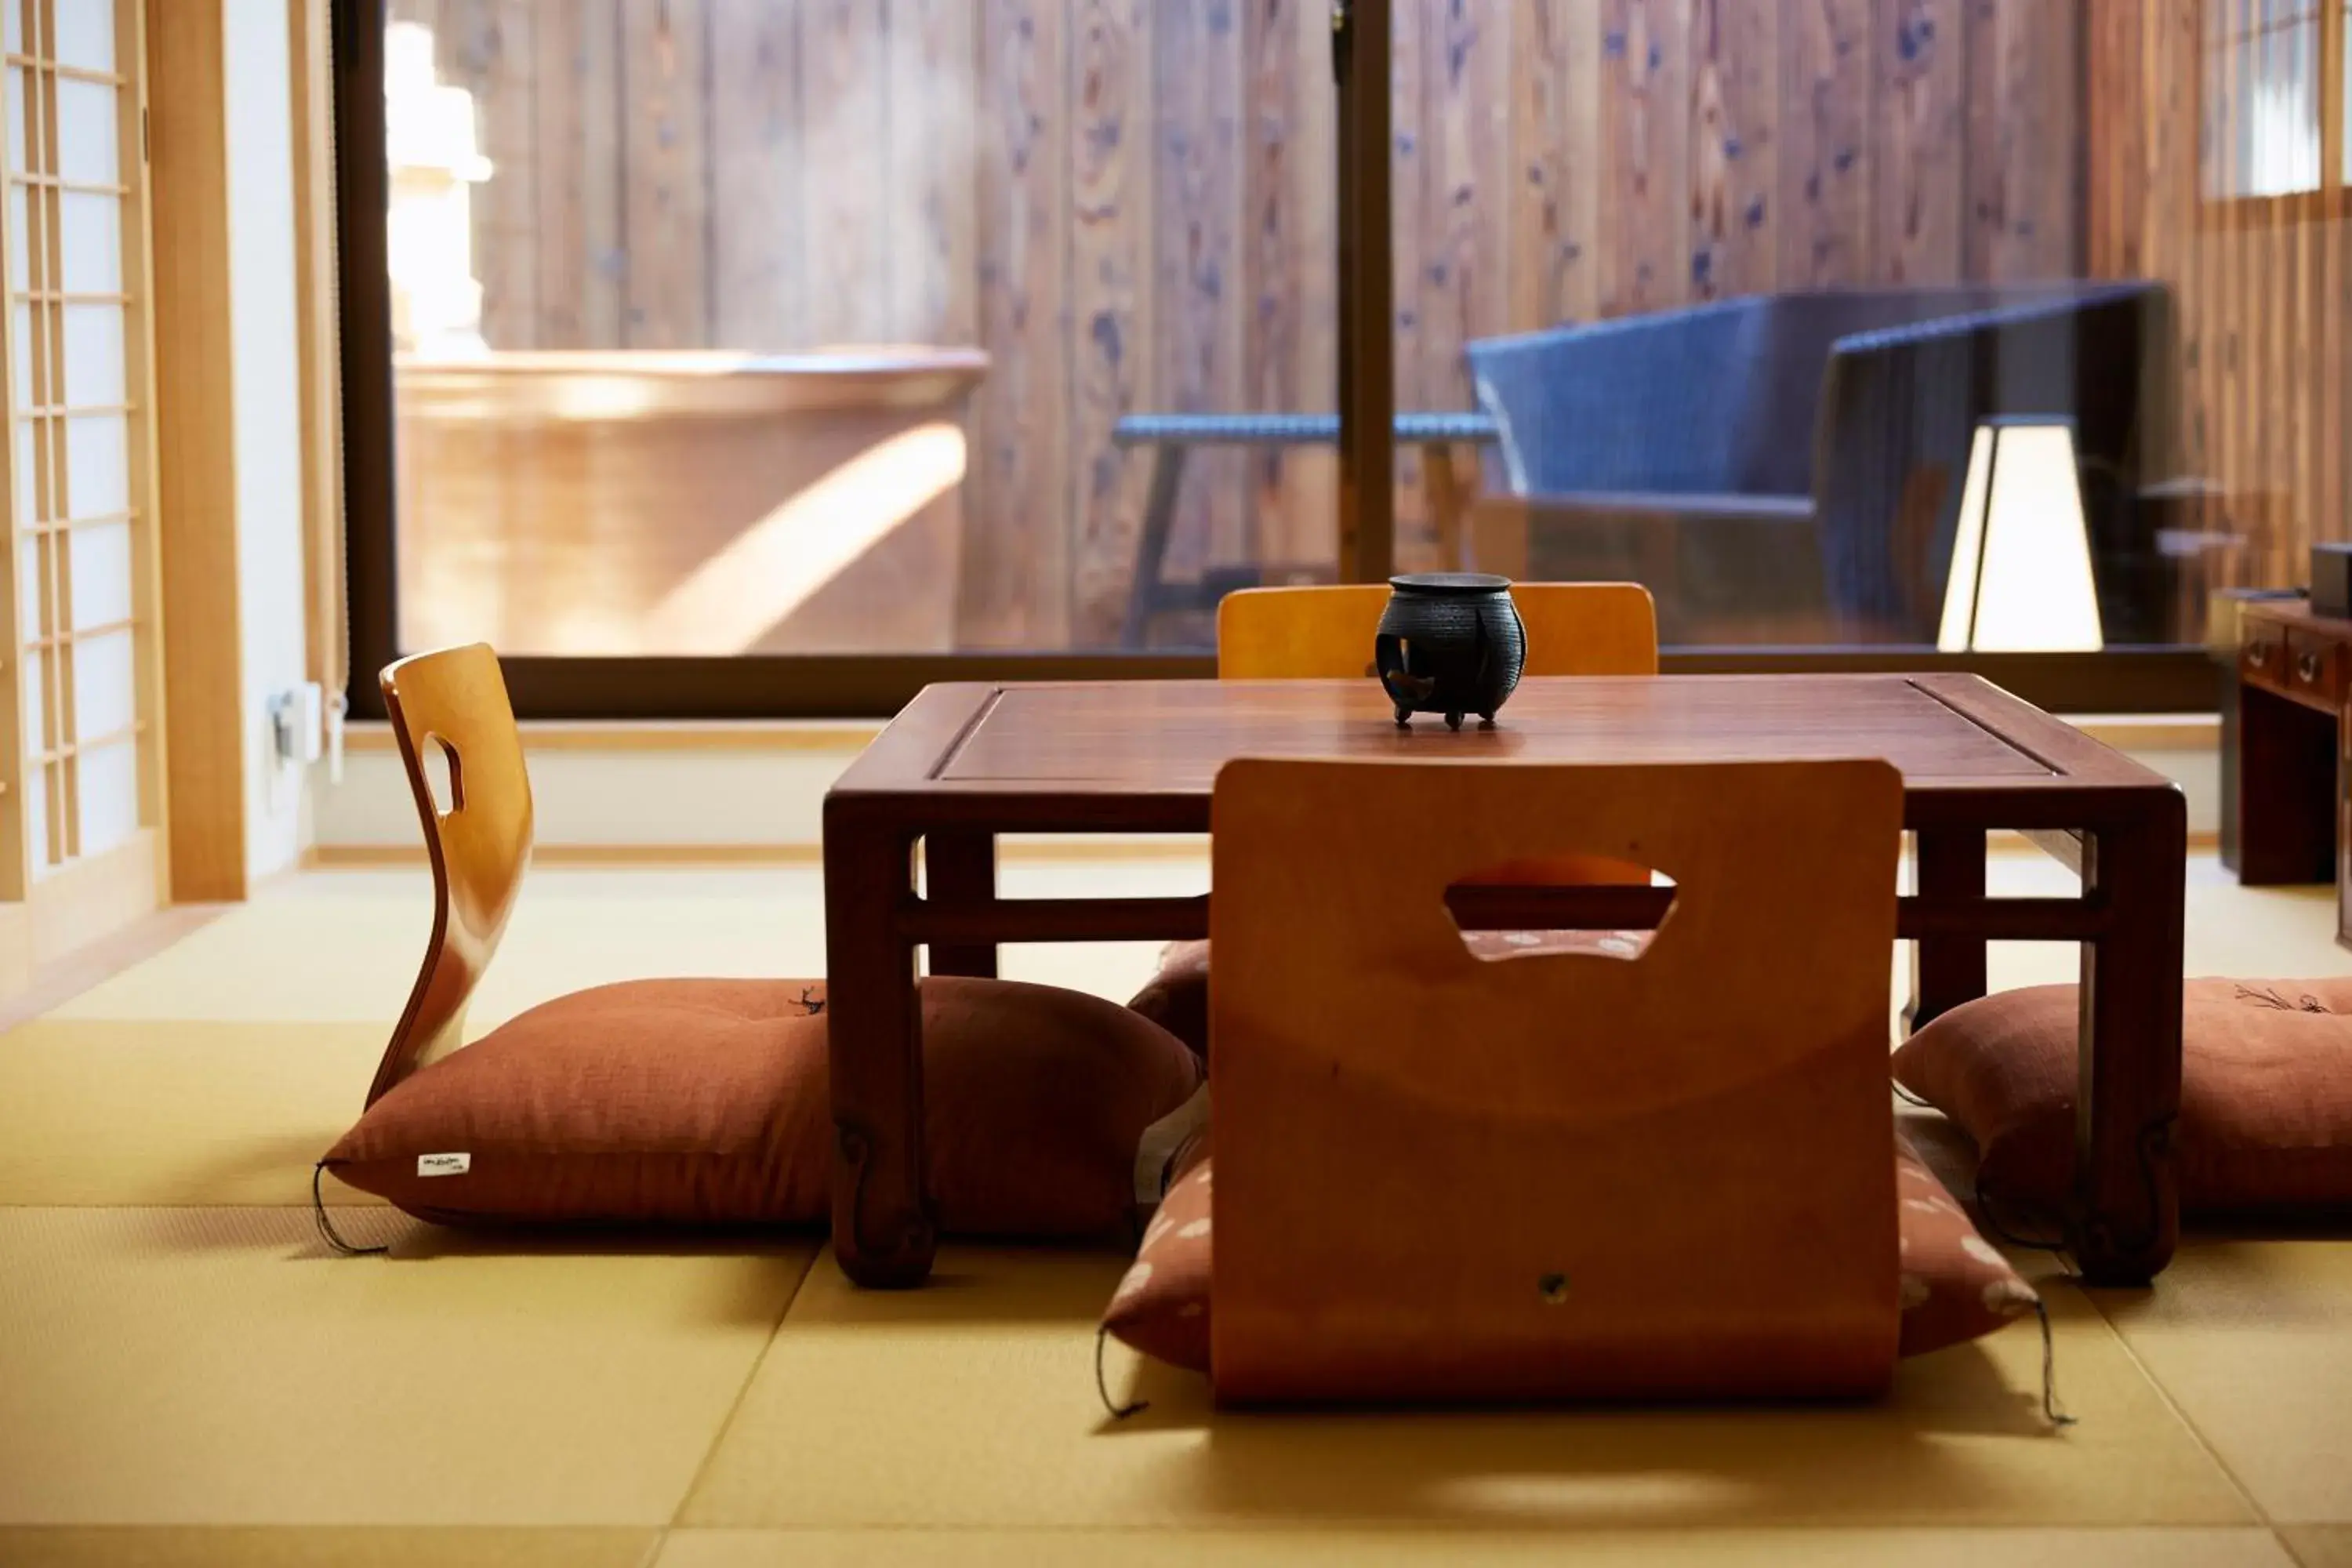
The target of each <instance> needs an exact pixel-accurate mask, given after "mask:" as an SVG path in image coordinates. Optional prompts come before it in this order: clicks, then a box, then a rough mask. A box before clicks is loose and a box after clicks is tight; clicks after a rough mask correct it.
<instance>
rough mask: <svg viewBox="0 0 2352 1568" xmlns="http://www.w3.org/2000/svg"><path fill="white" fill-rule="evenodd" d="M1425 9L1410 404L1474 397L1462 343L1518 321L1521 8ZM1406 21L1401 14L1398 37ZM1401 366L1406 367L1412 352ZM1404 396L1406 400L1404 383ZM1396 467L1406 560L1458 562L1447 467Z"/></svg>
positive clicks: (1472, 1) (1408, 564) (1443, 404)
mask: <svg viewBox="0 0 2352 1568" xmlns="http://www.w3.org/2000/svg"><path fill="white" fill-rule="evenodd" d="M1415 9H1417V12H1418V17H1419V34H1420V36H1419V39H1418V49H1419V56H1420V68H1419V71H1418V73H1417V77H1416V82H1417V86H1418V88H1419V90H1420V95H1421V104H1420V114H1419V129H1418V132H1417V134H1418V139H1419V143H1420V145H1419V154H1418V157H1417V158H1416V160H1415V162H1416V164H1417V167H1416V169H1415V170H1414V175H1415V177H1416V178H1417V179H1418V180H1419V181H1420V192H1419V203H1418V210H1419V213H1420V234H1419V240H1418V245H1417V247H1416V249H1417V252H1418V254H1417V255H1416V256H1415V257H1414V258H1413V265H1412V269H1411V276H1412V283H1413V289H1412V293H1411V294H1410V295H1408V294H1406V293H1405V292H1403V288H1404V284H1403V280H1402V278H1401V279H1400V281H1399V289H1400V292H1399V295H1398V301H1399V305H1400V308H1401V310H1402V309H1407V308H1409V309H1410V310H1411V312H1412V318H1413V321H1414V330H1413V332H1412V353H1414V354H1415V355H1416V356H1417V357H1418V359H1419V361H1420V363H1419V366H1418V371H1417V374H1412V376H1411V378H1410V380H1411V384H1412V385H1413V386H1414V387H1415V388H1416V391H1417V395H1416V397H1415V398H1414V399H1413V400H1412V403H1411V406H1414V407H1423V408H1462V407H1466V406H1468V405H1470V403H1471V400H1472V393H1471V389H1470V384H1469V375H1468V372H1467V366H1466V363H1465V360H1464V358H1463V349H1464V347H1465V345H1466V344H1468V343H1469V342H1470V341H1471V340H1472V339H1474V338H1481V337H1490V336H1493V335H1495V334H1496V333H1498V332H1501V331H1505V330H1507V327H1508V325H1509V316H1508V310H1509V289H1510V283H1509V270H1510V263H1511V259H1512V257H1511V246H1510V238H1509V233H1510V216H1511V209H1510V201H1509V195H1508V193H1509V190H1510V186H1511V180H1510V173H1509V170H1510V163H1511V140H1510V135H1511V121H1510V73H1511V56H1510V47H1511V46H1510V21H1511V12H1510V9H1509V8H1508V7H1507V6H1505V5H1481V4H1477V3H1476V0H1443V3H1442V4H1434V3H1433V4H1428V5H1421V6H1419V7H1417V8H1415ZM1405 21H1406V18H1404V17H1400V20H1399V29H1398V30H1399V36H1400V37H1402V35H1403V34H1404V32H1405V31H1406V27H1405ZM1399 228H1400V230H1402V220H1401V221H1400V223H1399ZM1408 301H1410V304H1409V306H1408V303H1407V302H1408ZM1399 374H1400V376H1401V377H1402V376H1403V375H1404V374H1405V373H1404V371H1403V369H1402V362H1400V370H1399ZM1403 384H1404V383H1403V382H1402V380H1401V382H1400V388H1402V385H1403ZM1398 400H1399V405H1400V406H1404V405H1406V399H1405V397H1404V395H1403V393H1402V390H1400V392H1399V395H1398ZM1398 471H1399V476H1400V482H1401V483H1404V482H1407V481H1408V480H1409V482H1410V484H1411V487H1412V489H1411V490H1410V491H1409V492H1401V493H1400V495H1399V498H1398V507H1397V535H1396V540H1397V542H1396V550H1397V565H1398V568H1399V569H1400V570H1416V569H1425V568H1439V569H1443V568H1444V567H1447V566H1452V565H1454V564H1456V563H1455V562H1452V561H1446V560H1444V559H1442V556H1443V550H1442V547H1441V543H1440V541H1441V537H1442V535H1443V533H1444V520H1443V519H1442V518H1440V517H1439V516H1438V515H1437V513H1438V506H1437V502H1436V497H1437V496H1439V495H1441V494H1443V493H1444V475H1443V473H1442V471H1440V470H1439V469H1438V468H1437V465H1435V464H1433V462H1432V460H1431V455H1430V454H1429V453H1428V452H1426V451H1417V452H1414V453H1412V456H1411V458H1410V459H1408V460H1404V461H1400V463H1399V465H1398Z"/></svg>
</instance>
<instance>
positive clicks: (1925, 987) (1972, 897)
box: [1903, 828, 1985, 1030]
mask: <svg viewBox="0 0 2352 1568" xmlns="http://www.w3.org/2000/svg"><path fill="white" fill-rule="evenodd" d="M1914 839H1915V845H1916V865H1917V868H1918V876H1919V901H1920V903H1921V904H1922V905H1934V904H1939V903H1947V902H1952V903H1958V902H1974V901H1976V900H1980V899H1982V898H1983V897H1984V896H1985V836H1984V835H1983V834H1982V833H1981V832H1975V831H1968V832H1963V831H1959V830H1957V829H1949V828H1939V829H1934V830H1927V831H1922V832H1920V833H1918V834H1916V835H1914ZM1983 994H1985V939H1984V938H1982V937H1980V936H1934V937H1922V938H1920V939H1919V940H1918V941H1917V942H1914V943H1912V944H1911V1004H1910V1005H1909V1006H1907V1007H1906V1008H1905V1009H1904V1010H1903V1022H1904V1024H1905V1026H1906V1027H1907V1028H1911V1029H1915V1030H1916V1029H1918V1028H1921V1027H1924V1026H1926V1025H1927V1024H1928V1023H1929V1022H1931V1021H1933V1020H1934V1019H1935V1018H1936V1017H1937V1016H1939V1015H1941V1014H1944V1013H1948V1012H1950V1011H1951V1010H1952V1009H1953V1008H1955V1007H1957V1006H1958V1005H1960V1004H1961V1003H1963V1002H1973V1001H1975V1000H1976V999H1977V998H1978V997H1979V996H1981V995H1983Z"/></svg>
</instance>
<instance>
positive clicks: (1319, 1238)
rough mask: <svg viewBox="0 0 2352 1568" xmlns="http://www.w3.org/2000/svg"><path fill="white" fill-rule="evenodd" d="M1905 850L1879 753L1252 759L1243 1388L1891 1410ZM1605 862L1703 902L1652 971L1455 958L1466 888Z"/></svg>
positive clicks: (1245, 872)
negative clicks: (1793, 1398)
mask: <svg viewBox="0 0 2352 1568" xmlns="http://www.w3.org/2000/svg"><path fill="white" fill-rule="evenodd" d="M1902 826H1903V784H1902V780H1901V777H1900V775H1899V774H1898V773H1896V772H1895V769H1894V768H1893V767H1892V766H1891V765H1889V764H1888V763H1885V762H1881V761H1854V762H1817V763H1816V762H1808V763H1722V764H1715V763H1702V764H1684V765H1678V766H1677V765H1644V766H1615V765H1608V764H1595V765H1568V766H1557V765H1535V764H1528V765H1514V764H1500V765H1486V766H1465V765H1461V764H1455V763H1349V762H1282V761H1274V760H1248V759H1244V760H1239V761H1235V762H1234V763H1228V764H1227V765H1226V767H1225V768H1224V769H1223V772H1222V773H1219V775H1218V778H1217V784H1216V793H1215V801H1214V807H1213V836H1212V855H1213V878H1214V885H1215V888H1216V897H1215V898H1214V900H1212V902H1211V905H1210V932H1211V939H1210V940H1211V944H1212V946H1213V948H1214V950H1215V952H1216V970H1215V975H1216V984H1214V986H1213V988H1212V989H1211V992H1210V1010H1211V1031H1212V1035H1211V1037H1212V1039H1213V1042H1214V1045H1213V1049H1214V1052H1215V1056H1216V1069H1217V1070H1216V1072H1215V1074H1214V1075H1213V1077H1212V1079H1211V1080H1210V1095H1211V1100H1212V1107H1213V1109H1212V1116H1211V1121H1212V1125H1213V1128H1214V1129H1215V1137H1216V1149H1217V1152H1216V1162H1217V1172H1216V1176H1217V1180H1216V1190H1215V1205H1216V1206H1215V1215H1214V1223H1215V1235H1216V1245H1217V1267H1216V1273H1215V1280H1214V1285H1213V1289H1214V1292H1215V1300H1214V1306H1213V1310H1212V1312H1211V1315H1210V1318H1211V1331H1212V1335H1213V1356H1212V1361H1213V1371H1214V1377H1215V1382H1216V1385H1217V1390H1218V1393H1219V1394H1220V1396H1221V1397H1230V1398H1234V1399H1238V1400H1243V1401H1255V1400H1284V1401H1287V1400H1307V1401H1326V1400H1369V1401H1397V1400H1402V1401H1417V1400H1435V1401H1446V1400H1458V1399H1506V1400H1519V1399H1529V1398H1582V1397H1637V1398H1650V1397H1671V1396H1694V1397H1744V1396H1765V1397H1774V1396H1790V1395H1803V1396H1812V1395H1837V1394H1868V1393H1874V1392H1877V1391H1880V1390H1883V1389H1884V1387H1885V1384H1886V1382H1887V1380H1888V1379H1889V1378H1890V1377H1891V1376H1892V1373H1893V1369H1894V1363H1895V1344H1896V1338H1897V1328H1898V1321H1899V1315H1898V1314H1899V1308H1898V1304H1897V1281H1898V1275H1899V1265H1898V1262H1897V1258H1896V1246H1895V1237H1896V1226H1895V1186H1894V1173H1893V1160H1892V1157H1891V1156H1892V1146H1893V1145H1892V1140H1893V1137H1894V1129H1893V1121H1892V1112H1891V1110H1890V1102H1889V1098H1888V1094H1887V1088H1886V1082H1887V1079H1886V1072H1887V1068H1886V1054H1887V1047H1888V1041H1887V1008H1888V985H1889V979H1888V975H1889V969H1890V963H1889V949H1890V946H1891V944H1892V943H1893V942H1894V940H1895V866H1896V857H1897V853H1898V849H1899V841H1900V838H1901V834H1902ZM1578 853H1582V854H1588V855H1589V854H1593V853H1599V854H1601V855H1604V856H1607V857H1610V858H1617V859H1622V860H1627V861H1632V862H1636V863H1640V864H1643V865H1648V866H1654V867H1656V868H1659V869H1661V870H1664V872H1666V873H1667V874H1668V875H1669V876H1671V877H1673V878H1674V879H1675V883H1676V887H1675V902H1674V905H1673V907H1672V909H1671V910H1669V912H1668V913H1667V915H1666V917H1665V920H1664V923H1663V924H1661V925H1660V927H1659V929H1658V930H1657V931H1656V933H1655V934H1654V937H1653V938H1652V940H1651V941H1650V942H1649V943H1648V945H1647V948H1646V950H1645V951H1643V952H1641V953H1640V954H1639V955H1638V956H1637V957H1633V958H1630V959H1628V958H1620V957H1614V956H1610V955H1607V954H1603V953H1549V954H1542V955H1538V956H1517V957H1511V958H1507V959H1502V960H1492V959H1486V958H1481V957H1478V956H1475V955H1474V954H1473V953H1472V952H1470V951H1469V950H1468V948H1467V947H1465V943H1464V942H1463V938H1462V935H1461V933H1460V931H1458V930H1457V929H1456V928H1455V925H1454V921H1453V919H1452V917H1451V916H1450V915H1449V914H1448V912H1447V909H1446V905H1445V892H1446V889H1447V888H1448V887H1450V886H1453V885H1454V884H1456V883H1460V882H1465V881H1468V880H1472V879H1473V874H1474V873H1476V872H1477V871H1479V870H1480V869H1481V868H1485V867H1487V866H1490V865H1492V864H1494V863H1496V862H1497V861H1503V860H1510V859H1524V858H1529V857H1536V858H1567V857H1572V856H1573V855H1576V854H1578Z"/></svg>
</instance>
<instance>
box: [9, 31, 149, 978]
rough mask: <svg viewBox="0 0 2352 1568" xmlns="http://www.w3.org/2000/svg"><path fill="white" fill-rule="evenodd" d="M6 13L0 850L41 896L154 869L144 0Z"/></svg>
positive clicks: (14, 874)
mask: <svg viewBox="0 0 2352 1568" xmlns="http://www.w3.org/2000/svg"><path fill="white" fill-rule="evenodd" d="M0 19H5V42H6V68H7V79H6V97H5V113H6V121H7V127H6V170H7V186H6V189H7V200H6V202H5V205H0V234H5V242H6V252H7V299H8V309H7V312H6V315H5V320H0V339H5V348H6V357H7V361H8V364H9V374H8V375H7V377H6V380H5V416H6V422H7V427H8V430H9V432H10V435H11V439H10V440H9V441H8V442H7V443H6V447H5V454H0V463H5V468H6V472H7V486H6V493H7V497H8V526H9V531H10V533H11V535H12V539H13V548H12V549H11V550H10V551H9V552H8V570H9V571H10V572H11V574H12V575H13V578H14V581H13V583H12V584H10V587H11V589H12V592H11V593H10V594H9V595H8V604H9V606H10V609H11V611H13V616H12V619H13V625H12V626H7V628H6V629H7V630H8V632H9V637H8V638H7V640H6V641H4V642H0V649H5V648H6V647H9V646H11V645H13V646H14V647H15V648H16V650H18V651H19V653H20V654H21V658H19V659H17V660H13V661H11V663H12V665H13V669H12V673H13V675H14V676H15V679H13V680H12V681H9V682H6V683H5V684H6V685H7V686H8V687H9V688H10V690H9V691H7V692H6V693H5V694H0V702H5V701H6V700H9V699H11V698H13V700H14V705H15V708H16V715H15V718H16V722H15V723H14V724H11V725H6V726H5V732H0V786H5V794H0V850H13V851H14V853H13V854H5V855H0V898H9V897H16V898H26V897H34V898H37V896H38V894H39V890H40V889H41V886H42V884H43V883H44V882H45V881H49V880H59V881H61V880H63V879H65V878H66V877H67V876H68V874H70V873H72V872H73V871H74V870H75V869H76V868H78V867H83V866H88V867H91V868H96V867H97V866H98V865H100V863H101V862H104V863H106V864H108V865H109V866H110V868H111V870H112V872H113V875H111V876H110V878H109V880H110V881H113V882H116V883H117V884H118V885H120V886H125V887H135V886H136V884H137V883H138V880H139V877H140V875H141V874H142V868H139V867H135V866H132V865H131V864H130V862H131V861H133V860H136V859H138V858H140V857H141V856H142V854H143V856H144V857H145V867H144V872H143V874H144V875H145V877H146V879H147V882H148V885H149V886H151V887H152V883H153V871H152V866H153V859H154V856H155V847H154V835H153V833H152V828H153V827H154V826H156V823H157V821H158V818H159V816H160V812H161V798H160V781H161V773H160V769H159V767H158V760H159V756H160V748H161V745H162V736H161V734H160V720H161V701H160V698H161V692H160V689H159V671H158V668H157V664H156V659H157V654H158V648H159V638H158V636H157V625H156V607H155V600H156V586H155V584H156V574H155V560H154V553H155V538H156V529H155V519H154V517H153V515H152V507H151V506H150V503H149V493H150V489H149V483H148V475H149V469H150V467H151V464H152V451H153V446H152V427H153V426H152V418H151V415H150V411H149V409H148V408H147V406H146V402H147V399H148V395H149V379H148V374H147V367H148V355H149V345H150V342H151V333H150V330H149V326H148V322H147V320H146V314H145V307H146V279H147V271H148V267H147V239H146V230H147V225H146V217H145V210H146V206H145V127H144V115H143V110H142V94H141V91H140V77H139V72H140V69H141V58H142V50H141V47H140V40H141V16H140V9H139V0H0ZM11 881H14V882H16V883H17V884H19V885H18V886H16V887H15V888H11V887H9V886H8V885H7V884H8V883H9V882H11ZM110 901H115V902H119V901H120V900H110ZM149 904H150V907H152V899H151V900H149ZM93 934H94V933H93Z"/></svg>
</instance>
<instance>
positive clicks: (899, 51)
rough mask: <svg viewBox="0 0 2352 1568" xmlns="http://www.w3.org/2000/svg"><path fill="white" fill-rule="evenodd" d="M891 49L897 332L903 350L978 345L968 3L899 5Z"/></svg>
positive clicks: (972, 43)
mask: <svg viewBox="0 0 2352 1568" xmlns="http://www.w3.org/2000/svg"><path fill="white" fill-rule="evenodd" d="M888 24H889V25H888V28H887V37H886V47H887V50H888V56H889V59H888V66H887V69H888V71H889V77H890V79H889V93H888V96H889V106H890V107H889V116H890V167H889V172H888V178H887V182H886V188H887V191H888V192H889V197H890V202H891V216H890V232H891V244H890V255H889V286H890V306H891V308H890V311H889V317H890V331H891V333H892V335H893V336H894V337H895V338H897V339H898V341H900V342H913V343H940V344H952V345H962V344H966V343H971V342H977V341H978V332H979V326H980V323H979V321H978V319H977V317H976V314H975V311H976V308H977V302H976V300H975V285H976V281H977V276H976V273H975V270H974V261H973V250H972V245H973V225H974V222H975V219H976V217H977V216H978V215H977V213H976V211H975V207H974V204H975V202H976V200H977V196H976V194H975V180H974V174H975V173H976V171H977V168H978V163H979V155H978V153H977V152H976V150H975V148H974V145H973V139H974V137H975V135H976V134H977V132H978V129H979V127H978V124H977V119H976V112H975V110H976V106H975V105H974V103H973V101H972V94H973V89H974V87H975V85H976V76H975V68H976V65H977V62H978V59H979V56H978V53H977V51H978V48H979V39H978V37H977V35H976V33H975V31H974V28H975V26H976V25H977V19H976V16H975V15H974V12H973V8H972V5H971V0H897V3H896V4H894V5H892V6H891V7H890V11H889V18H888Z"/></svg>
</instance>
